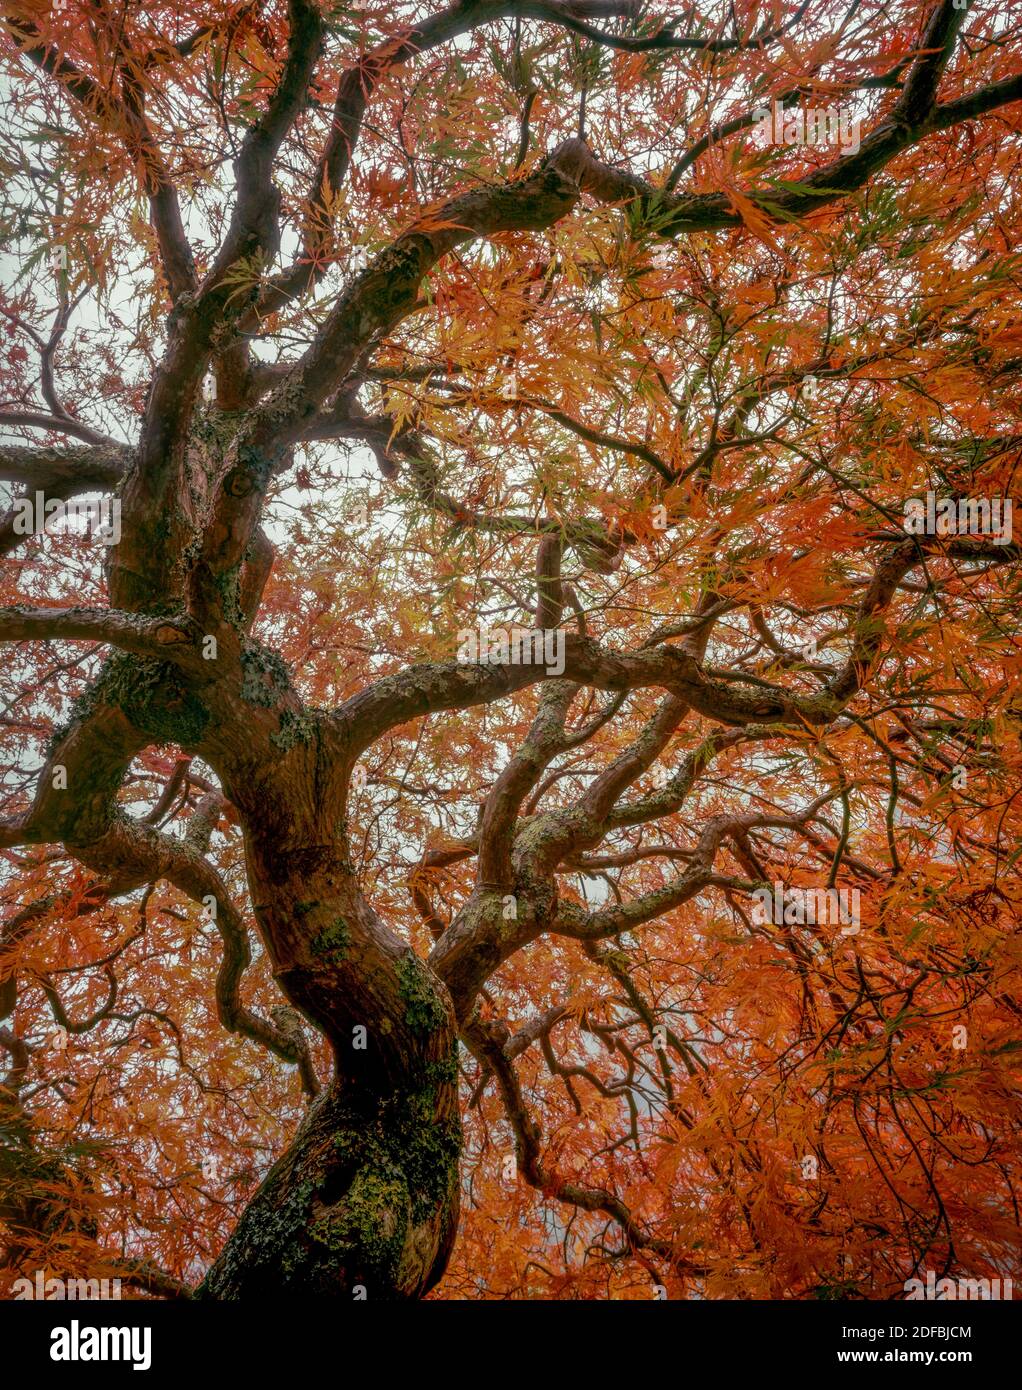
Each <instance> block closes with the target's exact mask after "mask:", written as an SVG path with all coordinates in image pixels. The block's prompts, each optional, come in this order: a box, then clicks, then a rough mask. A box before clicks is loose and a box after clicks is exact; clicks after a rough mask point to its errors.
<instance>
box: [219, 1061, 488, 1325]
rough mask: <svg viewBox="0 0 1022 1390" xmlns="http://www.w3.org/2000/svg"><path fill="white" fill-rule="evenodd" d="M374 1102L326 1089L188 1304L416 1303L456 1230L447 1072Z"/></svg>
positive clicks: (453, 1107) (438, 1271)
mask: <svg viewBox="0 0 1022 1390" xmlns="http://www.w3.org/2000/svg"><path fill="white" fill-rule="evenodd" d="M440 1070H441V1068H439V1067H438V1068H437V1072H436V1074H435V1075H434V1077H433V1079H432V1080H430V1079H424V1080H423V1081H422V1083H421V1084H420V1085H419V1086H418V1087H417V1088H410V1089H408V1090H407V1091H399V1092H395V1093H393V1094H391V1095H389V1096H387V1097H385V1098H383V1099H379V1100H376V1101H375V1102H374V1101H373V1100H371V1099H370V1098H369V1097H367V1096H358V1095H354V1094H348V1093H346V1088H344V1087H342V1086H340V1085H338V1084H335V1085H333V1086H331V1088H330V1089H329V1090H327V1091H326V1092H324V1094H323V1095H322V1096H321V1097H320V1098H319V1100H317V1101H316V1102H315V1104H314V1105H313V1106H312V1107H311V1108H310V1110H309V1112H308V1114H307V1115H306V1117H305V1120H304V1121H303V1123H302V1125H301V1127H300V1128H299V1130H298V1133H297V1134H296V1135H295V1138H294V1142H293V1143H292V1145H291V1147H290V1148H289V1149H288V1151H287V1152H286V1153H285V1154H284V1155H283V1157H281V1158H280V1159H278V1161H277V1162H276V1163H275V1164H274V1165H273V1167H272V1169H271V1170H270V1172H269V1174H268V1175H267V1177H266V1179H265V1181H264V1182H263V1183H262V1185H261V1186H260V1188H259V1190H258V1191H257V1192H256V1194H255V1196H254V1197H253V1198H252V1200H251V1202H250V1203H249V1204H248V1206H247V1208H246V1209H245V1212H244V1214H243V1216H242V1218H241V1220H240V1221H239V1222H238V1225H237V1227H236V1229H235V1231H234V1233H233V1234H232V1236H231V1238H230V1240H229V1241H228V1242H227V1245H226V1246H225V1248H224V1250H223V1252H222V1253H221V1255H220V1257H219V1259H218V1260H217V1261H216V1263H215V1264H214V1265H213V1266H212V1267H211V1269H210V1270H209V1272H208V1273H207V1275H206V1278H205V1280H204V1282H203V1284H202V1285H201V1287H200V1288H199V1289H198V1291H197V1293H196V1297H198V1298H215V1299H239V1298H260V1297H269V1296H273V1295H284V1296H285V1297H287V1296H290V1295H299V1294H300V1295H313V1296H320V1297H324V1296H329V1297H333V1298H338V1297H348V1298H353V1299H359V1298H366V1299H373V1300H376V1299H382V1300H384V1301H395V1300H399V1299H415V1298H421V1297H422V1295H423V1294H425V1293H426V1292H428V1290H429V1289H431V1288H432V1287H433V1285H434V1284H435V1283H436V1282H437V1280H438V1279H439V1278H440V1276H441V1275H442V1273H443V1271H444V1268H445V1266H446V1263H447V1259H448V1256H449V1255H450V1251H451V1247H452V1245H453V1243H454V1236H455V1233H456V1230H457V1221H458V1151H459V1148H460V1139H461V1124H460V1119H459V1116H458V1110H457V1090H456V1064H455V1062H454V1060H453V1057H452V1059H451V1063H450V1065H449V1067H448V1068H447V1069H446V1072H445V1074H444V1075H440V1074H439V1073H440Z"/></svg>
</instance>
